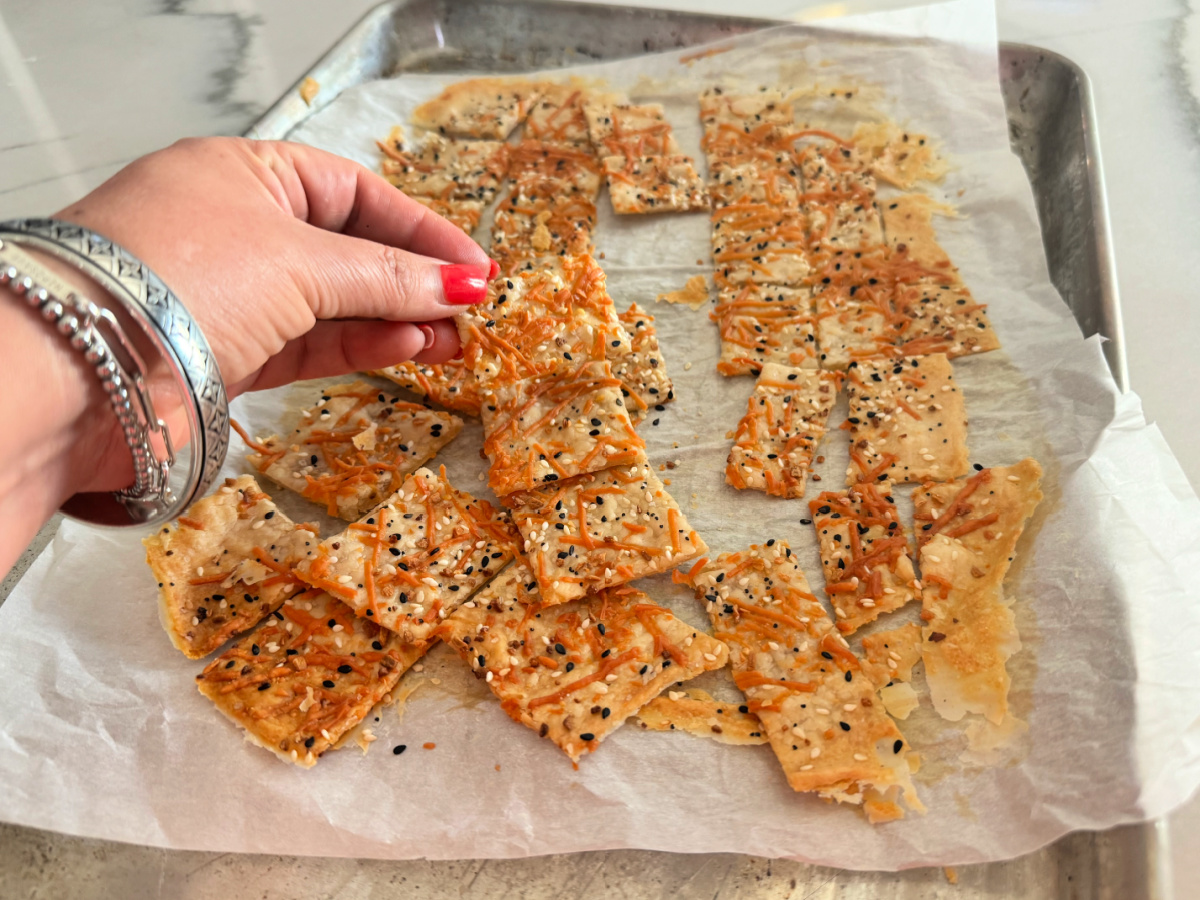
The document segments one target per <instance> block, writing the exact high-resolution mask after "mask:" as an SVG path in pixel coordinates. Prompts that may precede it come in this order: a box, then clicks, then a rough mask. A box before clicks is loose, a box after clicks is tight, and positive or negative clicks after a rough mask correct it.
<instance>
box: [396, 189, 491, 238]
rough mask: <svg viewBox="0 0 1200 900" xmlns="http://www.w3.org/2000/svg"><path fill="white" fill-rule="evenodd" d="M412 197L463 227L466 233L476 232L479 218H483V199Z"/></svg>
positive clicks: (451, 222)
mask: <svg viewBox="0 0 1200 900" xmlns="http://www.w3.org/2000/svg"><path fill="white" fill-rule="evenodd" d="M412 199H414V200H416V201H417V202H418V203H420V204H421V205H422V206H424V207H426V208H428V209H430V210H432V211H433V212H435V213H437V214H438V215H439V216H441V217H442V218H443V219H445V220H446V221H447V222H449V223H450V224H451V225H453V226H455V227H456V228H459V229H461V230H462V232H463V233H464V234H472V233H474V231H475V229H476V228H478V227H479V220H480V219H482V218H483V207H484V203H483V201H482V200H442V199H441V198H439V197H416V196H414V197H413V198H412Z"/></svg>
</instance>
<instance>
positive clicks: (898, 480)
mask: <svg viewBox="0 0 1200 900" xmlns="http://www.w3.org/2000/svg"><path fill="white" fill-rule="evenodd" d="M846 393H847V394H848V395H849V397H850V414H849V416H848V418H847V422H848V424H849V426H850V467H849V468H848V469H847V470H846V483H847V484H848V485H854V484H858V483H859V482H863V481H892V482H894V483H895V484H910V483H912V482H919V481H945V480H948V479H951V478H957V477H958V476H959V475H962V474H964V473H966V471H967V468H968V458H967V413H966V408H965V406H964V404H963V398H962V392H961V391H960V390H959V388H958V385H957V384H956V383H955V381H954V371H953V369H952V367H951V365H950V361H949V360H948V359H946V356H945V354H942V353H934V354H931V355H929V356H921V357H909V358H905V359H897V360H880V361H869V360H868V361H864V362H855V363H851V364H850V366H849V367H848V368H847V370H846Z"/></svg>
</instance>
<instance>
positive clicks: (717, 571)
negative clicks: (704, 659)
mask: <svg viewBox="0 0 1200 900" xmlns="http://www.w3.org/2000/svg"><path fill="white" fill-rule="evenodd" d="M683 580H685V581H690V583H691V584H692V585H693V587H694V588H695V590H696V597H697V598H698V599H700V600H702V601H703V602H704V603H705V604H706V608H707V610H708V614H709V617H710V618H711V619H712V622H713V629H714V633H715V635H716V637H717V638H718V639H719V640H722V641H724V642H725V643H726V644H728V646H729V662H730V665H731V666H732V668H733V673H734V675H733V677H734V682H735V683H736V684H737V686H738V687H739V688H740V689H741V691H742V692H743V693H744V694H745V695H746V698H747V701H748V702H747V706H748V707H749V710H750V712H752V713H754V714H755V715H757V716H758V718H759V719H760V720H761V721H762V724H763V730H764V731H765V732H766V735H767V739H768V740H769V741H770V742H771V749H772V750H774V751H775V755H776V757H778V759H779V762H780V764H781V765H782V766H783V770H784V773H785V774H786V775H787V779H788V784H790V785H791V787H792V789H793V790H796V791H816V792H817V793H818V794H819V795H820V796H822V797H826V798H830V799H834V800H837V801H839V802H841V803H853V804H862V805H864V807H865V809H866V813H867V816H868V818H869V819H870V820H871V821H872V822H876V821H888V820H890V819H894V818H900V817H902V816H903V811H902V810H901V808H900V806H899V803H898V801H899V800H900V797H901V795H903V798H904V800H905V802H906V803H907V805H908V806H909V808H911V809H914V810H920V811H923V807H922V806H921V804H920V801H919V800H917V796H916V791H915V790H914V788H913V786H912V781H911V777H910V773H909V767H908V760H907V758H906V756H907V750H908V748H907V744H906V742H905V740H904V736H903V735H902V734H901V733H900V731H899V729H897V728H896V724H895V723H894V722H893V721H892V720H891V719H890V718H888V716H887V714H886V713H885V712H884V710H883V705H882V703H881V702H880V700H879V696H878V694H877V693H876V690H875V686H874V685H873V684H872V683H871V681H870V679H869V678H867V677H866V675H864V674H863V671H862V668H861V666H860V664H859V661H858V659H857V658H856V657H855V656H854V654H853V653H851V652H850V650H849V649H847V647H846V641H845V639H844V638H842V637H841V636H840V635H839V634H838V633H837V631H836V630H835V629H834V627H833V623H832V622H831V621H830V620H829V617H828V616H827V615H826V614H825V608H824V607H823V606H822V605H821V603H820V601H818V600H817V599H816V597H814V596H813V594H812V592H811V591H810V590H809V587H808V581H807V579H806V578H805V577H804V572H803V571H801V569H800V565H799V563H798V562H797V561H796V558H795V557H794V556H793V555H792V551H791V548H789V547H788V546H787V544H786V543H784V542H783V541H769V542H768V543H767V544H766V545H765V546H757V545H755V546H752V547H751V548H750V549H749V550H745V551H742V552H740V553H725V554H722V555H721V556H719V557H717V558H716V559H715V560H713V561H711V562H708V561H702V562H701V563H700V564H698V565H697V566H696V567H695V568H693V569H692V571H691V573H690V574H689V575H688V576H685V577H684V578H683Z"/></svg>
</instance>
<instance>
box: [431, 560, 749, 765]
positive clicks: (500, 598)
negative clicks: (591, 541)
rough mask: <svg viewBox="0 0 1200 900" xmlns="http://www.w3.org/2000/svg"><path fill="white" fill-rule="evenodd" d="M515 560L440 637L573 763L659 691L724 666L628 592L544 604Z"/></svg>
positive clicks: (714, 651) (661, 612)
mask: <svg viewBox="0 0 1200 900" xmlns="http://www.w3.org/2000/svg"><path fill="white" fill-rule="evenodd" d="M541 600H542V598H541V597H540V595H539V592H538V582H537V580H536V579H535V578H534V577H533V573H532V572H531V571H530V569H529V567H528V566H527V565H526V563H525V562H524V561H523V560H520V559H518V560H517V562H516V563H514V564H513V565H512V566H510V567H509V568H508V569H506V570H505V572H504V573H503V574H502V575H501V576H500V577H499V578H497V579H496V580H495V581H493V582H492V583H491V584H490V585H488V586H487V587H486V588H484V590H483V591H481V592H480V593H479V594H477V595H476V597H475V599H474V600H473V601H469V602H468V603H466V604H464V605H463V606H462V607H460V608H459V610H458V611H457V612H456V613H455V614H454V615H452V616H450V617H449V618H447V620H446V623H445V625H444V626H443V628H442V631H441V635H442V636H443V637H444V638H445V639H446V640H447V641H448V642H449V643H450V644H451V646H453V647H454V648H455V649H456V650H458V652H459V653H460V654H461V655H462V657H463V659H464V660H466V661H467V662H468V663H469V664H470V666H471V669H472V671H474V672H475V675H476V677H478V678H483V679H484V680H486V682H487V684H488V687H490V688H491V689H492V692H493V693H494V694H495V695H496V696H497V697H499V698H500V704H501V706H502V707H503V709H504V711H505V712H506V713H508V715H509V716H511V717H512V718H513V719H514V720H515V721H517V722H520V723H521V724H522V725H525V726H526V727H528V728H531V729H533V730H534V731H536V732H537V733H538V734H539V735H541V736H542V737H545V738H549V739H550V740H552V741H553V742H554V743H555V744H557V745H558V746H559V747H561V748H562V750H563V751H564V752H565V753H566V754H567V755H568V756H570V757H571V759H572V760H574V761H578V760H579V758H580V757H581V756H582V755H583V754H585V753H592V752H594V751H595V750H596V748H597V747H598V746H599V744H600V742H601V741H602V740H604V738H605V737H607V736H608V735H609V734H611V733H612V732H613V731H615V730H616V729H617V728H618V727H619V726H620V725H621V724H622V723H623V722H624V721H625V720H626V719H627V718H628V717H629V716H631V715H633V714H634V713H636V712H637V711H638V710H639V709H640V708H641V707H642V706H644V705H645V704H646V703H647V702H648V701H650V700H651V699H652V698H653V697H655V696H656V695H658V694H659V693H660V692H661V691H663V690H664V689H665V688H666V687H667V686H669V685H671V684H674V683H676V682H679V681H685V680H687V679H689V678H694V677H695V676H697V675H699V674H701V673H702V672H706V671H709V670H712V669H719V668H721V667H722V666H724V665H725V663H726V661H727V659H728V651H727V650H726V648H725V646H724V645H723V644H722V643H721V642H720V641H717V640H714V639H713V638H711V637H709V636H708V635H707V634H704V633H703V632H700V631H697V630H696V629H695V628H693V627H692V626H691V625H688V624H687V623H686V622H684V621H682V620H680V619H677V618H675V616H673V615H672V614H671V612H670V611H669V610H667V609H664V608H663V607H661V606H659V605H657V604H656V603H654V602H653V601H651V600H650V598H649V597H647V596H646V595H645V594H643V593H641V592H640V591H636V590H634V589H632V588H628V587H620V588H611V589H609V590H607V591H603V592H601V593H600V594H598V595H592V596H589V597H587V598H585V599H581V600H576V601H574V602H571V603H567V604H563V605H559V606H550V607H547V606H545V605H543V604H542V602H541Z"/></svg>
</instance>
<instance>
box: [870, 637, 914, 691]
mask: <svg viewBox="0 0 1200 900" xmlns="http://www.w3.org/2000/svg"><path fill="white" fill-rule="evenodd" d="M862 648H863V661H862V667H863V671H864V672H866V673H867V677H868V678H870V679H871V680H872V681H873V682H875V684H876V686H877V687H879V688H881V689H882V688H884V687H886V686H887V685H889V684H890V683H892V682H893V681H912V670H913V666H915V665H916V664H917V663H919V662H920V661H921V626H920V625H916V624H909V625H901V626H900V627H899V628H893V629H891V630H890V631H876V632H875V633H874V634H868V635H866V636H865V637H864V638H863V639H862Z"/></svg>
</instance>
